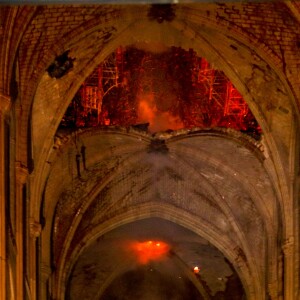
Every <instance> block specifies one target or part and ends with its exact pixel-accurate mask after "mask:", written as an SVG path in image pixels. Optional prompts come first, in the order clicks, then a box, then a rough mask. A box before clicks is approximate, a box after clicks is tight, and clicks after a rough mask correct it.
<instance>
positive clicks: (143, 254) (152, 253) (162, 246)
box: [131, 241, 170, 264]
mask: <svg viewBox="0 0 300 300" xmlns="http://www.w3.org/2000/svg"><path fill="white" fill-rule="evenodd" d="M131 249H132V250H133V251H134V254H135V256H136V258H137V261H138V262H139V263H141V264H147V263H148V262H149V261H151V260H160V259H163V258H164V257H165V255H166V254H167V253H168V252H169V250H170V247H169V245H168V244H167V243H164V242H161V241H145V242H132V244H131Z"/></svg>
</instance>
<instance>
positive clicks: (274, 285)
mask: <svg viewBox="0 0 300 300" xmlns="http://www.w3.org/2000/svg"><path fill="white" fill-rule="evenodd" d="M268 293H269V296H270V297H271V300H278V282H277V281H273V282H271V283H269V284H268Z"/></svg>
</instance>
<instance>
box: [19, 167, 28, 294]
mask: <svg viewBox="0 0 300 300" xmlns="http://www.w3.org/2000/svg"><path fill="white" fill-rule="evenodd" d="M27 175H28V170H27V168H26V167H25V166H23V165H22V164H21V163H20V162H16V245H17V258H16V299H17V300H23V299H25V298H24V282H25V278H24V268H23V264H24V259H25V257H24V253H23V249H24V243H26V241H24V235H23V232H24V226H25V227H26V220H24V218H23V215H24V209H25V201H26V199H24V198H23V187H24V184H25V182H26V180H27Z"/></svg>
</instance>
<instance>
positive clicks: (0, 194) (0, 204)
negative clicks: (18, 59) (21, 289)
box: [0, 93, 10, 299]
mask: <svg viewBox="0 0 300 300" xmlns="http://www.w3.org/2000/svg"><path fill="white" fill-rule="evenodd" d="M9 109H10V97H8V96H5V95H3V94H1V93H0V299H6V280H7V279H6V214H5V213H6V208H5V202H6V201H5V196H6V195H5V118H6V115H7V113H8V111H9Z"/></svg>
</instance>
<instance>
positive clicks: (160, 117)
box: [138, 93, 184, 133]
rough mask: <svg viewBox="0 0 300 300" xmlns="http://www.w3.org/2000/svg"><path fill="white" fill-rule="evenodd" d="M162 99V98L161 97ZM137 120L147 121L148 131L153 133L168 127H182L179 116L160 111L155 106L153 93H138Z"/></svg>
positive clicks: (173, 128) (174, 128) (175, 128)
mask: <svg viewBox="0 0 300 300" xmlns="http://www.w3.org/2000/svg"><path fill="white" fill-rule="evenodd" d="M161 101H164V99H161ZM138 122H139V123H149V124H150V125H149V131H150V132H152V133H154V132H158V131H165V130H168V129H172V130H177V129H181V128H183V127H184V125H183V123H182V121H181V119H180V118H179V116H175V115H173V114H171V113H170V111H161V110H159V109H158V108H157V103H156V99H155V98H154V95H153V94H151V93H149V94H140V95H139V96H138Z"/></svg>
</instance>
